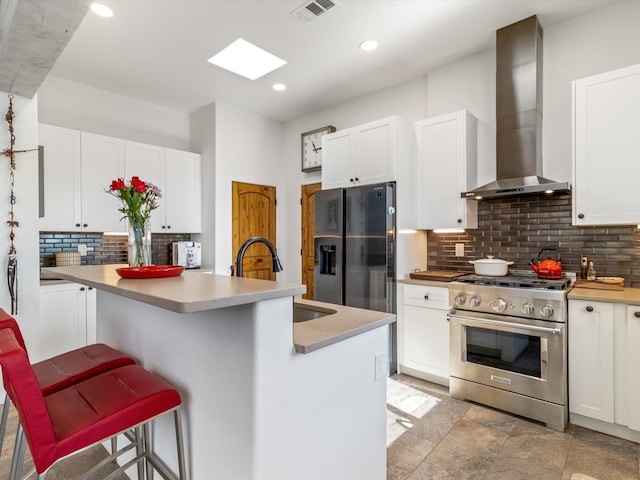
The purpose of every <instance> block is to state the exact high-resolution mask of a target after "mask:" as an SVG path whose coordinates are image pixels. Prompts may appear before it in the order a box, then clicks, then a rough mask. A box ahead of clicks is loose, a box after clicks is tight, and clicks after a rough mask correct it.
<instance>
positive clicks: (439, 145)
mask: <svg viewBox="0 0 640 480" xmlns="http://www.w3.org/2000/svg"><path fill="white" fill-rule="evenodd" d="M414 128H415V132H416V185H417V186H416V210H417V211H416V228H420V229H427V230H431V229H435V228H477V227H478V203H477V201H475V200H467V199H464V198H461V197H460V194H461V193H462V192H465V191H467V190H469V189H471V188H473V187H474V186H475V184H476V181H477V167H476V164H477V158H476V157H477V153H476V152H477V147H476V144H477V140H476V139H477V120H476V118H475V117H474V116H473V115H471V113H469V112H468V111H466V110H461V111H458V112H454V113H451V114H447V115H441V116H438V117H433V118H428V119H425V120H420V121H418V122H415V123H414Z"/></svg>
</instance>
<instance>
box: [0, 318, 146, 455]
mask: <svg viewBox="0 0 640 480" xmlns="http://www.w3.org/2000/svg"><path fill="white" fill-rule="evenodd" d="M5 328H9V329H10V330H11V331H13V333H14V335H15V337H16V340H17V341H18V343H19V345H20V346H21V347H22V348H23V349H24V351H25V352H26V351H27V348H26V346H25V343H24V339H23V338H22V334H21V332H20V328H19V327H18V323H17V322H16V320H15V318H13V317H12V316H10V315H9V314H7V312H5V311H4V310H3V309H1V308H0V330H1V329H5ZM133 364H135V361H134V360H133V359H132V358H130V357H128V356H127V355H125V354H123V353H122V352H119V351H118V350H115V349H113V348H111V347H109V346H107V345H104V344H102V343H96V344H93V345H87V346H86V347H81V348H78V349H76V350H72V351H70V352H66V353H63V354H61V355H58V356H55V357H52V358H49V359H47V360H43V361H41V362H38V363H34V364H33V365H32V367H33V371H34V374H35V377H36V381H37V382H38V385H39V386H40V389H41V390H42V394H43V395H44V396H47V395H50V394H51V393H54V392H57V391H59V390H62V389H64V388H67V387H70V386H71V385H74V384H75V383H78V382H81V381H83V380H86V379H87V378H91V377H93V376H95V375H98V374H100V373H103V372H106V371H108V370H112V369H114V368H118V367H124V366H125V365H133ZM10 405H11V401H10V399H9V395H5V400H4V406H3V409H2V420H1V421H0V452H1V451H2V445H3V444H4V437H5V433H6V429H7V420H8V416H9V407H10Z"/></svg>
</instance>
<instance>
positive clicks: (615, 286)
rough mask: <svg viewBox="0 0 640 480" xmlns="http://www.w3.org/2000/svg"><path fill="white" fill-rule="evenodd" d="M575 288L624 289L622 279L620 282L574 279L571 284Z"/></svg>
mask: <svg viewBox="0 0 640 480" xmlns="http://www.w3.org/2000/svg"><path fill="white" fill-rule="evenodd" d="M573 286H574V287H576V288H593V289H595V290H618V291H620V290H624V281H623V282H622V283H602V282H597V281H596V282H590V281H588V280H576V282H575V283H574V284H573Z"/></svg>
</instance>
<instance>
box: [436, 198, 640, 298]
mask: <svg viewBox="0 0 640 480" xmlns="http://www.w3.org/2000/svg"><path fill="white" fill-rule="evenodd" d="M456 243H462V244H464V257H456V256H455V244H456ZM542 248H557V249H558V253H559V254H560V257H561V260H562V267H563V269H564V270H565V271H569V272H576V273H578V276H579V272H580V257H581V256H583V255H586V256H587V257H589V261H593V263H594V267H595V269H596V271H597V274H598V276H619V277H624V278H625V286H628V287H640V231H639V230H638V229H637V228H636V226H635V225H620V226H596V227H584V226H573V225H571V195H569V194H566V195H554V196H547V195H544V194H541V195H535V196H527V197H514V198H502V199H500V198H497V199H489V200H482V201H480V202H479V205H478V228H477V229H476V230H467V231H466V232H465V233H463V234H436V233H433V232H432V231H429V232H427V265H428V268H429V269H430V270H455V271H464V272H473V265H471V264H470V263H469V260H475V259H478V258H482V257H486V256H487V255H493V256H495V257H496V258H501V259H503V260H509V261H513V262H514V265H512V267H511V268H515V269H523V270H530V269H531V267H530V266H529V262H530V261H531V259H537V256H538V252H539V251H540V249H542ZM547 253H549V257H552V256H553V254H554V252H544V254H547ZM544 254H543V255H544ZM543 258H544V257H543Z"/></svg>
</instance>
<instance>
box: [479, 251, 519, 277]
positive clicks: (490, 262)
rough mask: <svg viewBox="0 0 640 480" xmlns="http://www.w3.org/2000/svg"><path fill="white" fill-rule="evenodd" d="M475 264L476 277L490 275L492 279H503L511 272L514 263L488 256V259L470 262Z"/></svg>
mask: <svg viewBox="0 0 640 480" xmlns="http://www.w3.org/2000/svg"><path fill="white" fill-rule="evenodd" d="M469 263H472V264H473V268H474V269H475V272H476V275H488V276H490V277H503V276H504V275H506V274H507V272H508V271H509V265H513V262H507V261H506V260H500V259H499V258H493V255H487V258H481V259H479V260H469Z"/></svg>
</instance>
